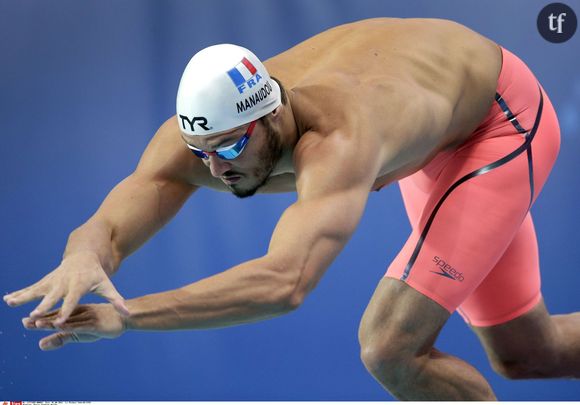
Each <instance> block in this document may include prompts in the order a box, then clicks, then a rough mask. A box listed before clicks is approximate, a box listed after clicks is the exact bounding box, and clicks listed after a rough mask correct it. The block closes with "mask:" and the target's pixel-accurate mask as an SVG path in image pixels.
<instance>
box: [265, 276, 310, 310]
mask: <svg viewBox="0 0 580 405" xmlns="http://www.w3.org/2000/svg"><path fill="white" fill-rule="evenodd" d="M272 273H273V275H274V276H273V277H272V278H271V281H273V282H272V283H269V284H268V286H267V287H266V288H267V291H268V293H267V294H266V296H268V297H269V298H268V299H267V301H268V303H267V305H269V306H271V307H273V308H276V310H275V311H276V312H278V313H279V314H280V315H283V314H286V313H290V312H293V311H295V310H297V309H298V308H299V307H300V306H301V305H302V304H303V303H304V300H305V298H306V295H307V292H306V291H305V289H304V288H302V287H301V285H300V275H299V274H297V273H295V272H293V271H290V270H286V271H274V272H272ZM272 273H271V274H272Z"/></svg>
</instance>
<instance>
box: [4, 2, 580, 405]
mask: <svg viewBox="0 0 580 405" xmlns="http://www.w3.org/2000/svg"><path fill="white" fill-rule="evenodd" d="M548 3H549V2H548V1H536V0H525V1H524V0H518V1H515V0H511V1H506V0H488V1H485V2H483V1H465V0H440V1H433V0H423V1H419V0H409V1H402V0H401V1H385V0H358V1H356V2H355V1H348V0H315V1H309V0H289V1H284V2H282V1H267V0H246V1H244V2H237V1H233V0H232V1H227V0H211V1H209V0H196V1H185V0H168V1H151V0H149V1H145V0H124V1H103V0H99V1H97V0H88V1H82V2H81V1H76V0H68V1H61V0H55V1H50V2H48V1H30V0H19V1H10V0H0V224H1V227H0V229H1V231H0V292H1V293H2V295H4V294H5V293H7V292H10V291H14V290H16V289H20V288H22V287H25V286H27V285H29V284H31V283H33V282H36V281H37V280H39V279H40V278H41V277H42V276H44V275H45V274H46V273H47V272H49V271H50V270H52V269H53V268H54V267H55V266H57V265H58V264H59V262H60V258H61V255H62V251H63V248H64V245H65V243H66V240H67V237H68V234H69V232H70V231H72V230H73V229H74V228H75V227H77V226H78V225H79V224H81V223H82V222H84V221H85V220H86V219H87V218H88V217H89V216H90V215H91V214H92V213H93V212H94V211H95V209H96V208H97V207H98V205H99V203H100V202H101V201H102V199H103V198H104V197H105V196H106V194H107V193H108V191H109V190H110V189H111V188H112V187H113V186H114V185H115V184H117V183H118V182H119V181H120V180H122V179H123V178H124V177H125V176H127V175H128V174H129V173H130V172H131V171H132V170H133V169H134V167H135V165H136V164H137V161H138V159H139V156H140V155H141V153H142V151H143V149H144V148H145V146H146V145H147V143H148V141H149V140H150V138H151V137H152V136H153V134H154V133H155V131H156V129H157V128H158V127H159V125H161V123H162V122H163V121H165V120H166V119H167V118H168V117H169V116H171V115H172V114H174V106H175V94H176V90H177V86H178V82H179V79H180V76H181V73H182V70H183V69H184V67H185V65H186V64H187V62H188V60H189V59H190V57H191V56H192V55H193V54H194V53H195V52H196V51H198V50H200V49H201V48H203V47H206V46H209V45H212V44H216V43H222V42H230V43H235V44H239V45H242V46H245V47H248V48H250V49H252V50H253V51H254V52H255V53H256V54H257V55H258V57H260V58H262V59H267V58H269V57H271V56H274V55H276V54H277V53H279V52H282V51H284V50H285V49H287V48H289V47H291V46H293V45H295V44H296V43H298V42H300V41H302V40H304V39H306V38H308V37H310V36H312V35H314V34H316V33H319V32H320V31H323V30H325V29H328V28H330V27H332V26H335V25H338V24H342V23H347V22H351V21H355V20H359V19H364V18H369V17H378V16H390V17H436V18H446V19H452V20H455V21H458V22H460V23H463V24H465V25H467V26H469V27H470V28H472V29H474V30H476V31H478V32H480V33H481V34H483V35H485V36H487V37H489V38H491V39H492V40H494V41H496V42H498V43H499V44H501V45H502V46H504V47H506V48H508V49H510V50H511V51H512V52H515V53H516V54H517V55H519V56H520V57H521V58H522V59H523V60H524V61H525V62H527V64H528V65H529V66H530V67H531V69H532V70H533V71H534V72H535V74H536V76H537V77H538V79H539V80H540V81H541V82H542V84H543V85H544V87H545V89H546V91H547V92H548V94H549V95H550V97H551V100H552V102H553V103H554V106H555V108H556V110H557V112H558V114H559V118H560V124H561V127H562V148H561V152H560V157H559V160H558V162H557V164H556V166H555V168H554V170H553V173H552V176H551V178H550V180H549V181H548V183H547V185H546V186H545V188H544V191H543V194H542V195H541V196H540V198H539V199H538V201H537V203H536V204H535V206H534V208H533V209H532V212H533V215H534V218H535V222H536V229H537V232H538V238H539V245H540V253H541V265H542V271H543V292H544V296H545V300H546V303H547V306H548V308H549V309H550V310H551V311H553V312H555V313H565V312H572V311H578V310H579V309H580V297H579V294H578V291H579V287H578V286H579V284H580V266H579V262H580V249H579V248H578V246H579V245H580V233H579V231H578V229H580V214H579V212H578V207H579V204H578V201H579V198H580V181H579V180H578V173H579V172H580V159H579V151H580V32H576V35H575V36H574V37H573V38H572V39H571V40H569V41H568V42H565V43H563V44H552V43H549V42H547V41H545V40H544V39H543V38H542V37H541V36H540V35H539V33H538V31H537V28H536V18H537V16H538V14H539V12H540V10H541V9H542V8H543V7H544V6H545V5H547V4H548ZM566 3H567V4H568V5H569V6H571V7H572V8H573V9H575V11H576V13H577V15H580V14H579V13H580V1H578V0H573V1H572V0H567V1H566ZM294 199H295V195H293V194H287V195H274V196H257V197H255V198H251V199H247V200H244V201H239V200H238V199H236V198H235V197H233V196H230V195H227V194H221V193H215V192H211V191H201V192H199V193H197V194H196V195H195V196H194V198H192V199H191V200H190V201H189V202H188V203H187V204H186V205H185V207H184V208H183V210H182V211H181V212H180V213H179V214H178V215H177V217H176V218H175V220H174V221H173V222H172V223H171V224H169V225H168V226H167V227H166V228H165V229H163V230H162V231H161V232H160V233H159V234H158V235H157V236H156V237H155V238H154V239H152V240H151V241H150V242H149V243H148V244H147V245H145V246H144V247H143V248H142V249H141V250H140V251H138V252H137V253H136V254H134V255H133V256H132V257H130V258H129V259H128V260H126V262H125V263H124V264H123V266H122V269H121V271H120V272H119V273H118V275H117V276H116V277H115V279H114V283H115V285H116V286H117V288H118V290H119V291H120V292H121V294H123V295H124V296H125V297H126V298H131V297H136V296H140V295H144V294H149V293H154V292H157V291H162V290H169V289H173V288H177V287H179V286H182V285H185V284H189V283H192V282H194V281H196V280H199V279H201V278H204V277H207V276H209V275H212V274H215V273H217V272H220V271H222V270H224V269H226V268H228V267H230V266H232V265H235V264H237V263H239V262H241V261H244V260H247V259H251V258H254V257H257V256H259V255H262V254H263V253H264V252H265V250H266V248H267V244H268V241H269V237H270V235H271V232H272V230H273V228H274V226H275V224H276V221H277V219H278V217H279V215H280V214H281V213H282V211H283V210H284V209H285V207H287V206H288V205H289V204H290V203H292V202H293V201H294ZM201 213H203V218H204V221H203V224H204V226H203V227H200V226H199V224H200V221H198V220H197V219H198V217H199V216H200V215H202V214H201ZM409 229H410V228H409V225H408V222H407V218H406V215H405V213H404V208H403V205H402V202H401V198H400V193H399V189H398V187H397V186H396V185H392V186H390V187H388V188H385V189H383V190H382V191H381V192H379V193H372V195H371V196H370V200H369V204H368V208H367V210H366V214H365V216H364V218H363V220H362V223H361V224H360V227H359V229H358V231H357V232H356V234H355V235H354V237H353V238H352V241H351V242H350V244H349V245H348V247H347V248H346V249H345V250H344V251H343V253H342V254H341V255H340V256H339V258H338V259H337V260H336V262H335V263H334V264H333V265H332V267H331V268H330V269H329V270H328V272H327V275H326V277H325V278H324V279H323V280H322V282H321V283H320V285H319V287H318V288H317V289H316V290H315V291H314V292H313V293H312V295H311V296H310V297H309V298H308V299H307V301H306V303H305V304H304V305H303V307H301V308H300V309H299V310H298V311H296V312H294V313H292V314H290V315H287V316H284V317H281V318H277V319H273V320H270V321H266V322H263V323H258V324H253V325H246V326H240V327H235V328H230V329H222V330H209V331H185V332H168V333H146V332H130V333H127V334H125V335H124V336H122V337H121V338H119V339H117V340H112V341H100V342H97V343H94V344H90V345H69V346H66V347H65V348H64V349H61V350H58V351H55V352H48V353H44V352H41V351H40V350H39V349H38V346H37V343H38V340H39V339H40V338H41V337H42V336H44V335H45V334H44V333H38V332H37V333H30V332H28V331H26V330H24V329H23V328H22V326H21V323H20V319H21V318H22V317H24V316H26V315H27V314H28V313H29V312H30V311H31V310H32V309H33V308H34V306H33V305H32V304H29V305H25V306H23V307H21V308H17V309H10V308H8V307H7V306H5V305H3V303H2V305H0V322H1V323H0V400H22V399H25V400H81V399H84V400H385V399H390V396H389V395H388V394H387V393H386V392H385V391H383V390H382V388H381V387H380V386H379V385H378V384H377V383H376V382H375V381H374V380H373V378H372V377H371V376H370V375H369V374H368V373H367V372H366V371H365V369H364V367H363V365H362V363H361V362H360V360H359V347H358V342H357V328H358V324H359V319H360V317H361V315H362V313H363V311H364V309H365V307H366V304H367V302H368V300H369V299H370V297H371V295H372V293H373V291H374V288H375V286H376V284H377V283H378V281H379V280H380V279H381V277H382V276H383V274H384V272H385V269H386V267H387V265H388V263H389V262H390V261H391V260H392V259H393V258H394V256H395V255H396V253H397V251H398V250H399V249H400V248H401V246H402V245H403V243H404V241H405V240H406V237H407V235H408V232H409ZM95 301H98V300H97V299H96V298H95V297H89V298H88V299H86V300H84V302H95ZM437 345H438V347H439V348H440V349H441V350H443V351H448V352H450V353H452V354H454V355H457V356H459V357H461V358H464V359H466V360H467V361H469V362H471V363H472V364H474V365H475V366H476V367H477V368H478V369H479V370H481V372H482V373H483V374H484V375H485V377H486V378H488V379H489V381H490V382H491V384H492V386H493V388H494V389H495V392H496V393H497V395H498V397H499V398H500V399H503V400H573V399H575V400H578V399H580V384H579V383H578V382H571V381H507V380H504V379H502V378H501V377H499V376H497V375H495V374H494V373H493V371H492V370H491V368H490V366H489V365H488V362H487V360H486V358H485V354H484V352H483V349H482V348H481V347H480V345H479V343H478V341H477V340H476V338H475V336H474V335H473V334H472V332H470V330H469V328H468V327H467V326H466V325H465V324H464V323H463V321H462V320H461V319H460V317H459V316H458V315H456V314H455V315H453V317H452V318H451V320H450V322H449V324H448V325H447V326H446V327H445V329H444V330H443V333H442V334H441V336H440V338H439V341H438V343H437Z"/></svg>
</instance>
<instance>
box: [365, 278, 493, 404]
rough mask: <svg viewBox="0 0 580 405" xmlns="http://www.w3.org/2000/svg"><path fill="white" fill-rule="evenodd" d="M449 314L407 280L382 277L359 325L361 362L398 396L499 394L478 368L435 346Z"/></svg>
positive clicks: (476, 397)
mask: <svg viewBox="0 0 580 405" xmlns="http://www.w3.org/2000/svg"><path fill="white" fill-rule="evenodd" d="M449 315H450V314H449V312H448V311H447V310H446V309H444V308H443V307H441V306H440V305H439V304H437V303H435V302H434V301H432V300H431V299H429V298H427V297H425V296H424V295H422V294H420V293H418V292H417V291H415V290H413V289H412V288H410V287H409V286H407V285H406V284H405V283H403V282H401V281H399V280H395V279H392V278H384V279H383V280H382V281H381V282H380V284H379V286H378V288H377V290H376V291H375V293H374V295H373V297H372V299H371V302H370V303H369V306H368V307H367V309H366V311H365V314H364V316H363V319H362V322H361V326H360V330H359V340H360V343H361V349H362V351H361V357H362V360H363V363H364V364H365V366H366V367H367V369H368V370H369V372H370V373H371V374H372V375H373V376H374V377H375V378H376V379H377V380H378V381H379V383H381V384H382V385H383V387H385V389H387V390H388V391H389V392H391V394H393V395H394V396H395V397H396V398H398V399H404V400H434V399H438V400H443V399H446V400H451V399H461V400H493V399H495V396H494V394H493V391H492V390H491V387H490V386H489V384H488V383H487V382H486V381H485V379H484V378H483V377H482V376H481V374H479V373H478V372H477V370H475V368H473V367H472V366H470V365H469V364H467V363H466V362H464V361H462V360H460V359H458V358H456V357H453V356H450V355H448V354H445V353H441V352H439V351H438V350H437V349H435V348H434V347H433V344H434V343H435V340H436V338H437V336H438V335H439V332H440V331H441V328H442V327H443V325H444V324H445V322H446V321H447V319H448V318H449Z"/></svg>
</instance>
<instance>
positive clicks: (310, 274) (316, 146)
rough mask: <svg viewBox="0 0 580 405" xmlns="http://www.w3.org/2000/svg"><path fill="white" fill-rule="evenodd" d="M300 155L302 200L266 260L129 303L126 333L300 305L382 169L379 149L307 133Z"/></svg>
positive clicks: (200, 324)
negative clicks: (379, 162) (378, 154)
mask: <svg viewBox="0 0 580 405" xmlns="http://www.w3.org/2000/svg"><path fill="white" fill-rule="evenodd" d="M307 138H308V141H306V142H301V144H299V146H298V147H297V150H296V151H295V160H296V161H295V166H296V169H297V190H298V196H299V197H298V201H297V202H296V203H294V204H293V205H291V206H290V207H289V208H288V209H287V210H286V211H285V212H284V213H283V215H282V217H281V218H280V220H279V222H278V224H277V226H276V229H275V230H274V233H273V235H272V239H271V242H270V246H269V249H268V252H267V254H266V255H265V256H263V257H261V258H258V259H255V260H252V261H248V262H246V263H242V264H240V265H238V266H235V267H233V268H231V269H229V270H226V271H224V272H222V273H220V274H217V275H215V276H213V277H209V278H207V279H204V280H201V281H199V282H196V283H193V284H191V285H188V286H185V287H183V288H180V289H177V290H173V291H168V292H164V293H160V294H153V295H148V296H144V297H140V298H136V299H134V300H130V301H128V302H127V305H128V307H129V309H130V311H131V317H130V318H129V319H128V320H127V326H128V328H129V329H149V330H167V329H197V328H214V327H224V326H229V325H235V324H240V323H247V322H254V321H258V320H262V319H267V318H271V317H273V316H276V315H280V314H283V313H285V312H288V311H290V310H292V309H295V308H296V307H298V306H299V305H300V304H301V303H302V302H303V300H304V297H305V296H306V294H307V293H308V292H309V291H310V290H312V289H313V288H314V287H315V285H316V284H317V282H318V281H319V280H320V278H321V277H322V275H323V274H324V272H325V270H326V269H327V268H328V266H329V265H330V264H331V263H332V261H333V260H334V258H335V257H336V256H337V255H338V253H339V252H340V251H341V249H342V248H343V247H344V245H345V244H346V242H347V241H348V239H349V238H350V236H351V235H352V233H353V232H354V230H355V228H356V226H357V224H358V222H359V220H360V217H361V215H362V213H363V210H364V207H365V204H366V200H367V196H368V192H369V189H370V187H371V185H372V183H373V180H374V178H375V175H376V171H377V169H378V167H377V165H378V163H377V162H378V159H377V153H378V152H377V151H378V148H377V147H376V145H374V144H373V143H372V142H368V144H366V145H357V146H356V148H357V153H356V154H353V150H355V145H354V144H353V140H352V138H349V137H347V136H344V135H343V134H332V135H330V136H329V137H327V138H323V137H321V136H318V135H316V134H309V136H308V137H307Z"/></svg>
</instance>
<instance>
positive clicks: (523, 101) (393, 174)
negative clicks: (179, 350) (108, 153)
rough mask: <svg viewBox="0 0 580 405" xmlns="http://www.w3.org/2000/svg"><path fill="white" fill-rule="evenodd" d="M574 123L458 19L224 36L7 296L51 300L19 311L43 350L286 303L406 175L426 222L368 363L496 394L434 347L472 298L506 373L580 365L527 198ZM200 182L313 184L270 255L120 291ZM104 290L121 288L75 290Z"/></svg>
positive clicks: (409, 394)
mask: <svg viewBox="0 0 580 405" xmlns="http://www.w3.org/2000/svg"><path fill="white" fill-rule="evenodd" d="M559 136H560V134H559V128H558V121H557V118H556V114H555V111H554V108H553V107H552V104H551V102H550V99H549V98H548V94H547V93H546V92H545V91H544V89H543V88H542V86H541V85H540V84H539V83H538V82H537V80H536V78H535V77H534V75H533V74H532V72H531V71H530V70H529V69H528V68H527V67H526V65H525V64H524V63H523V62H522V61H521V60H520V59H519V58H518V57H517V56H515V55H514V54H512V53H511V52H510V51H509V50H507V49H504V48H502V47H501V46H499V45H497V44H496V43H494V42H492V41H490V40H489V39H486V38H484V37H482V36H481V35H479V34H477V33H475V32H473V31H471V30H469V29H468V28H466V27H464V26H461V25H459V24H457V23H454V22H451V21H444V20H430V19H389V18H379V19H371V20H365V21H360V22H355V23H352V24H347V25H342V26H338V27H335V28H332V29H330V30H328V31H325V32H322V33H321V34H319V35H316V36H314V37H312V38H310V39H308V40H306V41H304V42H302V43H300V44H298V45H296V46H295V47H293V48H291V49H289V50H287V51H285V52H283V53H281V54H279V55H277V56H275V57H273V58H271V59H269V60H267V61H265V62H264V63H263V64H262V62H261V61H260V60H259V59H258V58H257V57H256V56H255V55H254V54H253V53H252V52H250V51H249V50H247V49H245V48H241V47H238V46H235V45H227V44H222V45H216V46H211V47H209V48H206V49H203V50H201V51H200V52H198V53H197V54H195V55H194V56H193V58H192V59H191V61H190V62H189V64H188V65H187V67H186V68H185V71H184V73H183V76H182V78H181V82H180V85H179V89H178V93H177V114H176V115H175V116H173V117H170V118H169V119H168V120H167V121H166V122H165V123H164V124H163V125H162V126H161V127H160V128H159V130H158V131H157V133H156V134H155V136H154V138H153V139H152V141H151V142H150V144H149V145H148V147H147V149H146V150H145V152H144V154H143V156H142V158H141V160H140V162H139V164H138V166H137V168H136V170H135V171H134V173H132V174H131V175H130V176H128V177H127V178H126V179H125V180H123V181H122V182H121V183H120V184H118V185H117V186H116V187H115V188H114V189H113V190H112V191H111V192H110V194H109V195H108V196H107V197H106V199H105V200H104V201H103V203H102V205H101V206H100V208H99V209H98V210H97V212H96V213H95V214H94V215H93V216H92V217H91V218H90V219H89V220H88V221H87V222H86V223H85V224H83V225H82V226H80V227H79V228H78V229H76V230H74V231H73V232H72V233H71V235H70V237H69V240H68V243H67V245H66V249H65V252H64V256H63V257H64V258H63V260H62V263H61V264H60V265H59V266H58V267H57V268H56V269H55V270H54V271H53V272H51V273H49V274H48V275H47V276H46V277H44V278H43V279H42V280H40V281H39V282H37V283H36V284H33V285H31V286H29V287H27V288H25V289H23V290H20V291H16V292H13V293H11V294H8V295H7V296H5V297H4V300H5V301H6V302H7V304H8V305H10V306H17V305H22V304H25V303H27V302H30V301H32V300H38V299H41V300H42V301H41V302H40V304H39V305H38V306H37V307H36V308H35V309H34V310H33V311H32V313H31V314H30V316H29V317H27V318H25V319H24V320H23V324H24V326H25V327H26V328H27V329H35V330H51V331H53V334H51V335H49V336H47V337H45V338H43V339H42V340H41V341H40V347H41V349H43V350H51V349H57V348H60V347H62V346H63V345H66V344H68V343H76V342H93V341H96V340H99V339H101V338H116V337H119V336H121V335H122V334H123V333H125V332H127V331H130V330H176V329H202V328H216V327H226V326H230V325H238V324H242V323H248V322H255V321H259V320H263V319H269V318H272V317H274V316H279V315H283V314H286V313H288V312H290V311H293V310H295V309H297V308H298V307H300V305H301V304H302V303H303V302H304V299H305V297H306V296H307V295H308V293H310V291H312V290H313V289H314V288H315V287H316V285H317V283H318V282H319V280H320V279H321V277H322V276H323V275H324V273H325V271H326V270H327V269H328V268H329V266H330V265H331V263H332V262H333V260H334V259H335V258H336V256H337V255H338V254H339V252H340V251H341V250H342V249H343V247H344V246H345V244H346V243H347V242H348V240H349V238H350V236H351V235H352V234H353V232H354V230H355V228H356V227H357V224H358V222H359V220H360V218H361V215H362V214H363V210H364V209H365V205H366V202H367V198H368V195H369V193H370V192H371V191H378V190H380V189H381V188H382V187H385V186H386V185H388V184H391V183H394V182H398V184H399V186H400V189H401V192H402V196H403V199H404V203H405V208H406V211H407V214H408V217H409V221H410V223H411V225H412V231H411V234H410V235H409V238H408V240H407V242H406V243H405V245H404V246H403V248H402V249H401V251H400V252H399V254H398V255H397V256H396V258H395V259H394V260H393V261H392V263H391V264H390V265H389V266H388V269H387V272H386V275H385V277H384V278H383V279H382V280H381V281H380V282H379V284H378V286H377V288H376V291H375V292H374V295H373V297H372V299H371V301H370V303H369V305H368V307H367V309H366V311H365V313H364V316H363V318H362V321H361V324H360V329H359V340H360V345H361V358H362V361H363V363H364V365H365V366H366V368H367V369H368V371H369V372H370V373H371V374H372V376H373V377H374V378H375V379H376V380H377V381H378V382H379V383H380V384H381V385H382V386H383V387H384V388H385V389H386V390H388V391H389V392H390V393H391V394H392V395H393V396H395V397H396V398H399V399H408V400H442V399H447V400H450V399H460V400H492V399H495V395H494V392H493V390H492V388H491V387H490V385H489V383H488V382H487V381H486V380H485V379H484V377H483V376H482V375H481V374H480V373H479V372H478V371H477V370H476V369H475V368H474V367H472V366H470V365H469V364H468V363H466V362H465V361H463V360H461V359H459V358H456V357H454V356H452V355H450V354H446V353H442V352H440V351H438V350H437V349H436V348H435V347H434V342H435V341H436V339H437V336H438V335H439V332H440V331H441V329H442V327H443V326H444V325H445V323H446V322H447V320H448V319H449V316H450V315H451V313H453V312H454V311H455V310H457V311H459V313H460V314H461V315H462V316H463V318H464V319H465V321H466V322H467V323H468V324H469V325H470V327H471V328H472V329H473V331H474V332H475V333H476V335H477V336H478V338H479V339H480V341H481V343H482V345H483V347H484V348H485V350H486V352H487V355H488V357H489V360H490V362H491V364H492V366H493V368H494V369H495V370H496V371H497V372H498V373H500V374H501V375H503V376H505V377H507V378H512V379H517V378H549V377H561V378H578V377H580V343H579V342H580V313H574V314H569V315H559V316H553V315H550V314H549V313H548V311H547V310H546V307H545V305H544V302H543V299H542V295H541V290H540V276H539V263H538V249H537V244H536V235H535V232H534V225H533V220H532V216H531V214H530V212H529V209H530V206H531V205H532V204H533V203H534V201H535V200H536V198H537V197H538V194H539V193H540V191H541V189H542V187H543V186H544V184H545V182H546V180H547V178H548V175H549V173H550V171H551V169H552V166H553V164H554V162H555V160H556V157H557V154H558V150H559V143H560V140H559ZM202 187H207V188H211V189H214V190H218V191H229V192H231V193H233V194H235V195H236V196H238V197H240V198H246V197H250V196H252V195H254V194H255V193H270V192H290V191H296V192H297V195H298V197H297V201H296V202H295V203H294V204H292V205H291V206H289V207H288V208H287V209H286V210H285V211H284V213H283V214H282V216H281V218H280V219H279V222H278V224H277V226H276V228H275V230H274V232H273V234H272V238H271V242H270V245H269V248H268V251H267V253H265V254H264V255H263V256H262V257H258V258H256V259H254V260H250V261H247V262H244V263H241V264H239V265H237V266H234V267H232V268H230V269H227V270H225V271H223V272H221V273H219V274H217V275H214V276H212V277H209V278H206V279H203V280H201V281H198V282H196V283H193V284H191V285H187V286H183V287H181V288H178V289H176V290H172V291H166V292H160V293H157V294H152V295H147V296H143V297H138V298H134V299H129V300H125V299H124V298H123V297H122V296H121V295H120V294H119V292H118V291H117V290H116V289H115V287H114V286H113V284H112V282H111V280H110V278H111V277H112V276H113V275H114V274H115V272H116V271H117V270H118V269H119V266H120V265H121V263H122V261H123V260H124V259H125V258H126V257H127V256H129V255H130V254H131V253H132V252H134V251H135V250H136V249H138V248H139V247H140V246H141V245H142V244H143V243H144V242H145V241H146V240H147V239H148V238H150V237H151V236H152V235H153V234H154V233H155V232H157V231H158V230H159V229H160V228H161V227H163V226H164V225H165V224H166V223H167V222H168V221H169V220H170V219H171V218H172V217H173V216H174V215H175V214H176V213H177V212H178V211H179V209H180V208H181V207H182V205H183V204H184V202H185V201H186V200H187V199H188V198H189V197H190V196H191V195H192V194H193V193H194V192H195V191H196V190H198V189H199V188H202ZM89 292H93V293H96V294H99V295H101V296H102V297H104V298H106V299H107V300H108V301H109V303H105V304H98V305H78V302H79V299H80V298H81V297H82V296H83V295H85V294H87V293H89ZM60 299H63V300H64V301H63V305H62V307H61V308H60V309H59V310H53V311H51V309H52V308H53V307H54V306H55V305H56V303H57V302H58V301H59V300H60Z"/></svg>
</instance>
